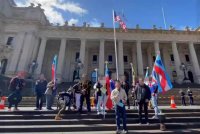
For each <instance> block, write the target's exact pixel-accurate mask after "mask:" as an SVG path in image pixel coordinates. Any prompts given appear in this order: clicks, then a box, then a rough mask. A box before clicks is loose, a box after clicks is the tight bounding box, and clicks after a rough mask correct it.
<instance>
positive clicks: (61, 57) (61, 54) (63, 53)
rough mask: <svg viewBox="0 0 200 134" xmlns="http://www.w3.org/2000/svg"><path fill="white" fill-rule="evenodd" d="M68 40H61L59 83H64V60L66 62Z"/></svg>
mask: <svg viewBox="0 0 200 134" xmlns="http://www.w3.org/2000/svg"><path fill="white" fill-rule="evenodd" d="M66 41H67V40H66V39H65V38H63V39H61V44H60V50H59V55H58V70H57V75H58V79H59V81H62V74H63V67H64V60H65V50H66Z"/></svg>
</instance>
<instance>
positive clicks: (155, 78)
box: [152, 54, 173, 93]
mask: <svg viewBox="0 0 200 134" xmlns="http://www.w3.org/2000/svg"><path fill="white" fill-rule="evenodd" d="M152 82H153V83H156V84H157V85H158V91H159V92H163V93H165V92H166V91H168V90H170V89H172V88H173V85H172V83H171V80H170V78H169V76H168V74H167V71H166V70H165V67H164V65H163V62H162V60H161V57H160V55H159V54H158V55H157V57H156V60H155V63H154V66H153V71H152Z"/></svg>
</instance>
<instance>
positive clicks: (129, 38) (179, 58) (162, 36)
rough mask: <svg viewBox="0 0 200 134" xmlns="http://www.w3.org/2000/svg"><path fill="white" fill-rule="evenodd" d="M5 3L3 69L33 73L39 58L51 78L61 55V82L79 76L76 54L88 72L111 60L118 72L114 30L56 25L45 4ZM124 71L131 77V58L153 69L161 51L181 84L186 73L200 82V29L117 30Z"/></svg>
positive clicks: (0, 29) (0, 27) (0, 25)
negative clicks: (49, 18) (48, 14)
mask: <svg viewBox="0 0 200 134" xmlns="http://www.w3.org/2000/svg"><path fill="white" fill-rule="evenodd" d="M1 2H2V3H1V4H0V61H1V73H2V74H5V75H14V74H16V73H17V72H18V71H25V72H30V65H31V64H32V62H33V61H36V63H37V64H38V66H37V68H36V70H35V72H34V75H35V76H37V75H39V74H40V73H44V74H45V75H46V77H47V78H48V79H50V77H51V64H52V59H53V56H54V55H55V54H57V55H58V69H57V77H58V78H59V79H60V80H61V81H65V82H71V81H72V80H73V75H74V70H75V64H76V59H77V58H79V57H80V60H81V61H82V63H83V64H84V68H83V70H82V72H84V73H86V74H88V76H91V78H92V74H93V73H94V69H95V68H98V70H99V75H102V76H103V75H104V68H105V61H108V62H109V64H108V67H109V69H110V71H111V73H113V74H114V73H115V72H116V67H115V53H114V41H113V29H112V28H105V27H104V25H103V24H102V25H101V27H98V28H97V27H88V26H86V25H85V23H84V24H83V26H81V27H77V26H75V25H72V26H68V24H67V22H66V24H65V25H64V26H53V25H51V24H50V23H49V22H48V20H47V19H46V16H45V15H44V11H43V9H41V7H40V5H37V6H34V5H30V6H29V7H17V6H16V5H15V3H14V2H13V0H1ZM117 49H118V62H119V65H118V67H119V76H120V77H121V76H123V75H126V76H127V78H129V79H131V67H130V63H133V65H134V68H135V70H136V73H137V74H138V75H144V73H145V70H146V67H147V66H148V67H150V70H151V69H152V66H153V62H154V60H155V54H156V52H157V51H160V54H161V57H162V59H163V62H164V64H165V67H166V70H167V72H168V73H169V75H170V77H171V79H172V80H173V81H175V82H178V83H181V82H182V80H183V78H184V73H183V71H182V70H181V64H182V63H184V65H185V66H186V67H187V70H186V75H187V77H188V78H190V79H191V80H192V79H193V81H194V83H199V84H200V67H199V65H200V64H199V63H200V31H199V29H196V30H194V31H191V30H190V29H189V28H186V29H185V30H182V31H181V30H175V29H174V28H173V27H170V29H169V30H163V29H160V28H156V27H155V26H154V27H153V28H152V29H142V28H140V27H139V25H137V26H136V28H134V29H128V32H123V31H122V30H121V29H117Z"/></svg>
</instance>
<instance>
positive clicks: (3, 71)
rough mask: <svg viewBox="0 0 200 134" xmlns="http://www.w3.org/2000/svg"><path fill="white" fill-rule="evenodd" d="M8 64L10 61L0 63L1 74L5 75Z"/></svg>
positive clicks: (4, 60)
mask: <svg viewBox="0 0 200 134" xmlns="http://www.w3.org/2000/svg"><path fill="white" fill-rule="evenodd" d="M7 63H8V59H3V60H1V63H0V74H5V72H6V67H7Z"/></svg>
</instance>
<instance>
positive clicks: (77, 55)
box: [75, 52, 80, 61]
mask: <svg viewBox="0 0 200 134" xmlns="http://www.w3.org/2000/svg"><path fill="white" fill-rule="evenodd" d="M79 56H80V53H79V52H76V57H75V60H76V61H77V60H78V59H79Z"/></svg>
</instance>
